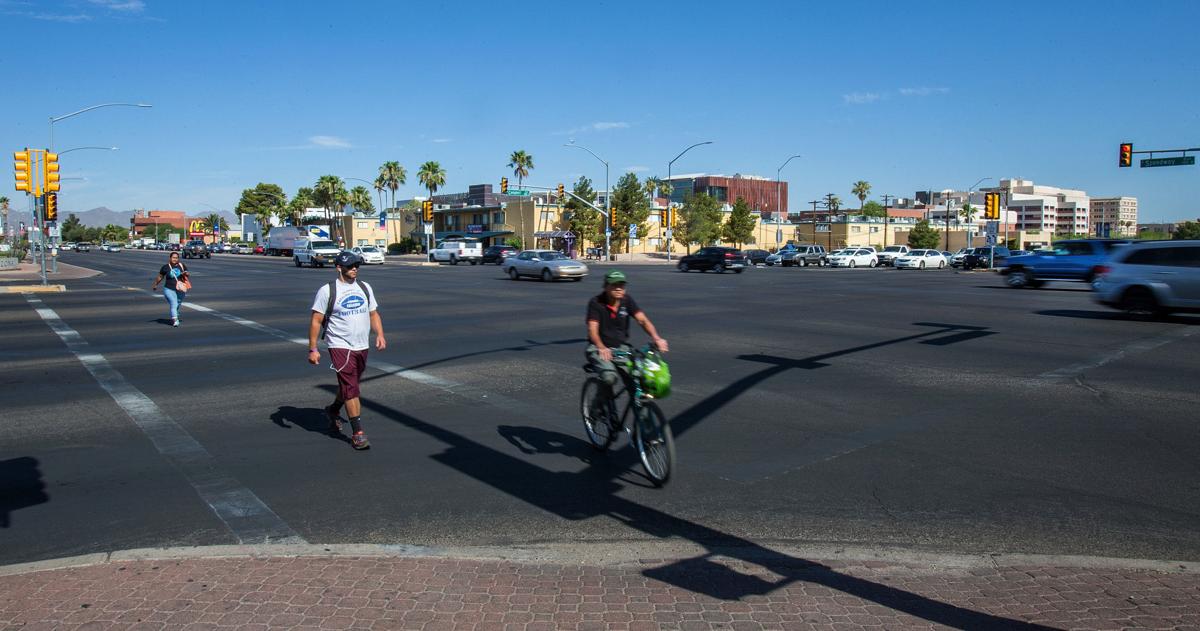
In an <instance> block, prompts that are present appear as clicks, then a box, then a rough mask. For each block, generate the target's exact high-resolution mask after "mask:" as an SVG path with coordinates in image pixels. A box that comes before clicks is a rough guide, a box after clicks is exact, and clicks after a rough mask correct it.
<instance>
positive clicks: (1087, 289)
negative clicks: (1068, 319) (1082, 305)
mask: <svg viewBox="0 0 1200 631" xmlns="http://www.w3.org/2000/svg"><path fill="white" fill-rule="evenodd" d="M1063 282H1069V281H1063ZM1076 284H1077V285H1079V286H1077V287H1038V288H1037V289H1035V290H1032V291H1068V292H1072V293H1084V294H1086V293H1088V292H1090V291H1092V288H1091V286H1089V285H1084V284H1082V283H1076ZM975 289H1007V290H1008V291H1014V292H1015V291H1021V290H1016V289H1013V288H1012V287H1009V286H1008V285H975Z"/></svg>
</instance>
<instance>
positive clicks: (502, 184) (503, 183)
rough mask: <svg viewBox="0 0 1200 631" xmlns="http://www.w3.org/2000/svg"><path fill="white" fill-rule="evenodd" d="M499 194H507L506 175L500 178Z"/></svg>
mask: <svg viewBox="0 0 1200 631" xmlns="http://www.w3.org/2000/svg"><path fill="white" fill-rule="evenodd" d="M500 194H501V195H507V194H508V178H506V177H502V178H500Z"/></svg>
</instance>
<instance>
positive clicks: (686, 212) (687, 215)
mask: <svg viewBox="0 0 1200 631" xmlns="http://www.w3.org/2000/svg"><path fill="white" fill-rule="evenodd" d="M679 219H680V220H679V224H678V226H677V227H676V228H675V239H676V240H678V241H681V242H683V243H685V244H687V246H688V251H689V252H690V251H691V249H692V245H708V244H710V243H712V242H714V241H716V240H718V239H720V238H721V203H720V202H718V201H717V200H716V198H714V197H711V196H709V195H708V194H706V193H698V194H696V195H688V196H687V197H685V198H684V199H683V208H682V209H680V212H679Z"/></svg>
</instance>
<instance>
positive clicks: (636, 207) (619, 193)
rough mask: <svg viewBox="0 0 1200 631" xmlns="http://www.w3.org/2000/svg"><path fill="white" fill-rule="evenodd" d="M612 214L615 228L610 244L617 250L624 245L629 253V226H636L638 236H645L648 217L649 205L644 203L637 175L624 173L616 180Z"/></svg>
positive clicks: (644, 198) (644, 199)
mask: <svg viewBox="0 0 1200 631" xmlns="http://www.w3.org/2000/svg"><path fill="white" fill-rule="evenodd" d="M610 212H612V214H613V216H614V217H616V226H617V227H616V228H615V229H613V232H612V237H611V240H612V243H613V248H614V249H619V248H620V244H621V243H624V244H625V251H626V252H629V245H630V243H629V226H630V225H634V226H637V233H638V234H639V235H645V234H646V219H648V218H649V217H650V205H649V204H647V203H646V197H645V195H643V194H642V185H641V183H640V182H638V177H637V175H635V174H633V173H626V174H625V175H622V176H621V179H619V180H617V186H616V188H614V189H613V192H612V210H611V211H610Z"/></svg>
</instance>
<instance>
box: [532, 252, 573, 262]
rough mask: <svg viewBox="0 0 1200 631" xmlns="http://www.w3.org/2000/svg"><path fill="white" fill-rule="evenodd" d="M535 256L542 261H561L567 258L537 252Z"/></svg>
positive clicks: (552, 253)
mask: <svg viewBox="0 0 1200 631" xmlns="http://www.w3.org/2000/svg"><path fill="white" fill-rule="evenodd" d="M536 256H537V257H538V258H540V259H542V260H543V261H561V260H563V259H566V258H567V257H565V256H563V255H562V254H559V253H558V252H538V253H537V254H536Z"/></svg>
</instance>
